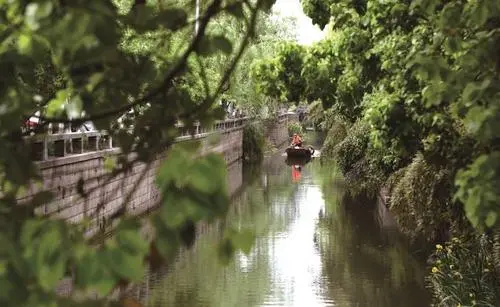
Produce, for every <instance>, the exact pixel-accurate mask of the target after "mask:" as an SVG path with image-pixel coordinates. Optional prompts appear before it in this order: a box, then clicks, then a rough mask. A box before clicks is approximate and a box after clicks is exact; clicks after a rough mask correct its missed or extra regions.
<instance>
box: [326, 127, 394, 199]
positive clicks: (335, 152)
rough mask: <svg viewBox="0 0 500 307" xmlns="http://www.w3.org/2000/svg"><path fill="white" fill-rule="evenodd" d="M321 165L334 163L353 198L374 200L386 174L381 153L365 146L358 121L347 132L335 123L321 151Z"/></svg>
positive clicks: (364, 133) (366, 136) (365, 129)
mask: <svg viewBox="0 0 500 307" xmlns="http://www.w3.org/2000/svg"><path fill="white" fill-rule="evenodd" d="M321 156H322V159H323V161H328V160H329V159H332V158H333V160H335V161H336V163H337V165H338V167H339V169H340V170H341V171H342V173H343V174H344V177H345V180H346V183H347V186H348V187H349V191H350V193H351V194H353V195H361V194H365V195H366V196H368V197H374V196H375V195H376V194H377V193H378V191H379V189H380V187H381V185H382V183H383V182H384V180H385V178H386V177H387V176H388V172H387V170H386V168H385V167H384V164H383V159H382V152H381V151H380V150H376V149H374V148H372V147H370V146H369V127H368V125H367V124H366V123H364V122H362V121H359V122H356V123H355V124H353V125H352V126H351V127H350V128H349V129H348V130H347V129H346V124H345V123H343V122H339V121H337V122H335V124H333V126H332V128H331V129H330V132H329V134H328V137H327V140H326V141H325V145H324V147H323V150H322V154H321Z"/></svg>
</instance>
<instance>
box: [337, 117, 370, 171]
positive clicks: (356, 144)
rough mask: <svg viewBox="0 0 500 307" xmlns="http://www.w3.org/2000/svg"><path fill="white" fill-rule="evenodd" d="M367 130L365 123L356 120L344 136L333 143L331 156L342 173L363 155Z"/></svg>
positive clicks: (366, 142)
mask: <svg viewBox="0 0 500 307" xmlns="http://www.w3.org/2000/svg"><path fill="white" fill-rule="evenodd" d="M368 131H369V130H368V126H366V124H365V123H363V122H356V123H355V124H354V125H353V126H352V127H351V128H350V129H349V130H348V132H347V135H346V137H345V138H344V139H343V140H342V141H341V142H340V143H338V144H337V145H335V148H334V151H333V157H334V159H335V161H336V162H337V164H338V166H339V167H340V170H341V171H342V173H343V174H344V175H345V174H346V173H347V172H348V171H350V170H351V169H352V168H353V167H354V164H355V163H356V162H358V161H359V160H361V159H362V158H363V157H364V156H365V153H366V150H367V148H368V141H369V139H368Z"/></svg>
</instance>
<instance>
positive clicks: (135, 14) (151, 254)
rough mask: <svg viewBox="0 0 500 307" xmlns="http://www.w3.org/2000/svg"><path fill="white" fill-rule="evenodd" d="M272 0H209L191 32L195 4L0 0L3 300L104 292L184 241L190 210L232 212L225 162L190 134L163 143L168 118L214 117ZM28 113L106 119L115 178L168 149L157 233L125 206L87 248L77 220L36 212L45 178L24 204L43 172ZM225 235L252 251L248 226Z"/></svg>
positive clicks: (169, 136) (51, 300)
mask: <svg viewBox="0 0 500 307" xmlns="http://www.w3.org/2000/svg"><path fill="white" fill-rule="evenodd" d="M273 3H274V1H272V0H257V1H251V2H248V1H239V0H227V1H222V0H213V1H210V2H208V1H207V2H205V1H204V3H203V6H202V7H201V15H200V18H199V20H198V22H199V27H198V30H197V32H196V33H194V34H193V31H192V25H193V24H194V12H195V9H194V6H193V5H194V3H192V2H191V1H173V0H158V1H139V0H136V1H125V0H115V1H102V0H96V1H93V0H92V1H53V0H43V1H7V2H6V1H0V21H1V22H0V24H1V25H0V69H1V71H2V74H1V76H0V84H1V86H0V97H1V98H2V99H1V101H2V103H1V105H0V142H1V143H2V147H1V149H0V190H1V196H0V219H1V234H0V242H1V243H2V244H1V247H0V288H1V290H0V304H2V305H7V306H10V305H15V306H54V305H55V304H57V303H63V302H64V303H67V304H70V303H69V301H71V300H72V299H74V298H77V297H85V295H86V294H88V293H92V292H93V291H97V293H98V294H100V295H101V296H106V295H108V294H110V293H111V292H112V291H113V290H114V289H118V288H120V287H123V286H126V285H127V284H128V283H130V282H134V281H137V280H139V279H141V278H142V274H143V267H144V265H145V262H146V261H150V262H151V263H156V264H157V263H158V262H159V261H162V260H165V259H167V258H168V257H169V256H170V255H172V253H173V252H174V251H175V250H176V249H177V248H178V247H179V246H180V245H185V246H190V244H192V241H193V239H194V234H195V223H196V222H197V221H200V220H208V221H210V220H212V219H214V218H215V217H216V216H220V215H222V214H224V213H225V212H226V210H227V205H228V195H227V191H226V189H225V182H226V178H225V176H226V175H225V165H224V162H223V160H222V159H221V158H220V157H219V156H215V155H206V156H203V157H199V154H198V152H197V151H196V150H197V146H195V145H196V144H195V143H188V144H186V145H184V146H181V145H179V146H174V147H173V148H171V147H172V144H173V141H174V139H175V138H176V136H177V133H178V132H177V129H176V128H175V126H174V124H175V123H176V122H177V121H179V120H180V121H182V122H183V123H184V124H185V126H187V128H190V127H192V126H193V124H194V123H195V122H201V124H202V125H205V124H209V123H210V122H212V121H213V120H215V119H218V118H221V114H222V112H221V109H220V108H219V107H217V106H215V105H214V102H215V100H216V99H217V98H218V97H219V96H220V95H221V93H222V92H223V91H224V90H227V86H228V83H229V81H230V76H231V73H232V72H233V71H234V69H235V67H236V64H237V62H238V61H239V60H240V58H241V57H242V56H243V54H244V51H245V49H246V47H247V46H248V45H249V44H250V43H251V41H252V39H254V38H255V36H253V35H254V34H255V32H254V30H255V26H256V24H257V20H258V15H259V14H260V13H261V12H263V11H268V10H269V9H270V7H271V5H272V4H273ZM222 23H226V24H232V25H233V27H232V31H225V29H224V28H221V24H222ZM35 111H40V112H41V115H40V116H39V118H40V120H41V125H39V126H38V128H36V129H35V131H29V132H28V133H32V132H37V133H43V132H44V131H46V128H47V126H48V125H49V124H59V123H66V124H69V123H71V124H74V125H78V124H81V123H83V122H86V121H89V120H91V121H93V122H94V123H95V125H96V126H97V128H98V129H105V130H107V131H108V132H109V133H110V134H111V136H112V137H113V139H114V140H116V142H117V143H118V144H119V145H120V149H121V152H120V154H119V155H118V156H116V158H114V159H113V161H111V160H109V161H108V162H109V163H107V165H108V166H110V167H109V169H110V171H111V175H113V176H117V175H119V174H121V173H123V172H126V171H128V170H130V169H131V168H132V167H133V166H134V165H135V164H136V163H146V164H148V163H150V162H151V161H153V160H155V159H156V158H157V157H158V156H159V155H160V154H162V153H164V152H165V151H166V150H169V154H168V158H167V159H166V160H165V161H164V163H163V165H162V167H161V169H160V171H159V173H158V177H157V185H158V187H159V188H160V191H161V195H162V197H161V203H162V207H161V209H160V210H159V212H157V213H155V214H153V215H152V216H151V217H150V218H149V219H148V220H149V223H151V225H153V226H154V228H155V230H156V236H155V237H154V238H153V239H147V238H145V237H143V236H142V234H141V233H140V232H139V228H140V227H141V225H140V223H138V222H136V221H134V220H133V219H132V218H129V217H127V216H122V217H121V218H120V220H119V221H118V223H117V229H116V235H115V236H114V237H112V238H110V239H107V240H106V241H105V242H104V243H103V244H102V245H100V246H94V247H92V246H90V245H89V244H88V242H87V239H86V238H85V236H84V233H85V226H86V225H85V224H84V225H68V224H65V223H63V222H62V221H57V220H47V219H41V218H38V217H34V214H33V212H34V209H35V208H36V207H37V206H41V205H44V204H47V203H49V202H50V201H51V199H52V198H53V195H52V194H51V193H50V192H48V191H44V190H43V188H42V189H41V192H39V193H38V194H37V195H35V196H34V197H33V199H32V200H31V202H30V203H27V204H23V206H20V205H19V204H18V203H17V199H18V198H19V196H21V195H23V194H22V193H24V192H25V191H26V188H28V187H29V186H30V185H32V184H34V183H36V182H37V181H38V180H39V179H40V176H39V173H38V170H37V168H36V166H35V164H34V163H33V162H32V161H31V157H30V141H29V139H26V138H25V135H23V132H22V131H21V128H20V126H21V124H22V122H23V121H24V120H26V119H27V118H29V117H30V116H31V115H32V114H33V113H34V112H35ZM132 153H133V154H132ZM195 157H198V158H195ZM111 162H112V163H111ZM111 169H112V170H111ZM83 184H84V183H79V187H80V190H82V189H81V187H82V186H83ZM122 206H126V203H124V204H122ZM228 238H229V239H228V240H230V242H231V244H232V246H233V247H234V249H238V248H241V249H243V250H245V251H248V247H249V241H250V239H251V236H249V235H248V234H247V233H245V232H243V233H241V234H240V233H239V232H235V233H232V234H231V236H229V237H228ZM233 240H234V242H233ZM225 242H226V241H225ZM224 244H226V243H224ZM225 256H227V257H228V256H229V254H225ZM64 276H72V277H73V279H74V291H73V292H72V293H71V297H70V298H69V301H68V299H64V300H63V299H61V298H59V297H56V296H55V294H54V293H53V288H54V286H55V285H56V283H57V282H58V281H59V280H60V279H61V278H63V277H64ZM100 303H103V304H105V301H102V302H94V303H92V304H93V305H96V304H100ZM71 304H72V305H75V306H76V305H78V304H79V303H77V302H73V303H71ZM82 304H84V303H82Z"/></svg>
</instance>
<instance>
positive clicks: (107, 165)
mask: <svg viewBox="0 0 500 307" xmlns="http://www.w3.org/2000/svg"><path fill="white" fill-rule="evenodd" d="M115 167H116V156H107V157H105V158H104V169H105V170H106V171H107V172H111V171H112V170H113V169H114V168H115Z"/></svg>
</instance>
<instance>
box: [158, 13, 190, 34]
mask: <svg viewBox="0 0 500 307" xmlns="http://www.w3.org/2000/svg"><path fill="white" fill-rule="evenodd" d="M157 19H158V22H159V23H160V24H162V25H163V26H164V27H166V28H167V29H170V30H173V31H175V30H178V29H180V28H182V27H184V26H185V25H186V23H187V13H186V11H185V10H183V9H180V8H169V9H165V10H163V11H161V12H160V13H159V14H158V17H157Z"/></svg>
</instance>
